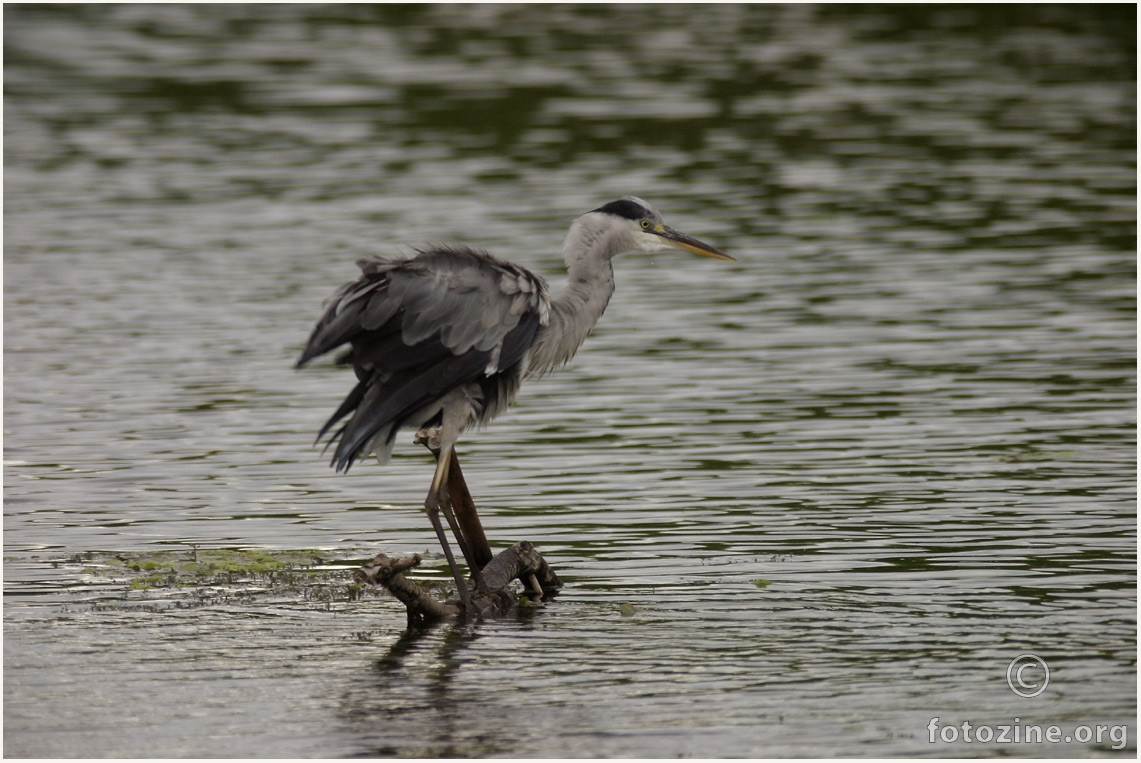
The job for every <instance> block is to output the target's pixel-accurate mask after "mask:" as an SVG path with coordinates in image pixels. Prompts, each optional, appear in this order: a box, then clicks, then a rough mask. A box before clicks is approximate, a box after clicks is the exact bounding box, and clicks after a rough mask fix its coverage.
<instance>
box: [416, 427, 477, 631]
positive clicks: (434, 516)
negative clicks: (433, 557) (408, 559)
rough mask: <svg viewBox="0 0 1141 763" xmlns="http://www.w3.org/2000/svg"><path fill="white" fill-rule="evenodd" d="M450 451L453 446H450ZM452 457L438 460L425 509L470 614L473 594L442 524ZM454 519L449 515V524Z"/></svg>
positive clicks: (465, 608)
mask: <svg viewBox="0 0 1141 763" xmlns="http://www.w3.org/2000/svg"><path fill="white" fill-rule="evenodd" d="M448 450H449V451H450V450H451V448H450V447H449V448H448ZM449 463H450V459H447V458H439V459H437V461H436V475H435V476H434V477H433V478H432V488H431V490H429V491H428V497H427V498H426V499H425V500H424V510H425V511H426V512H427V513H428V521H430V522H431V523H432V529H434V530H435V531H436V538H438V539H439V541H440V546H441V548H443V549H444V557H445V558H447V560H448V567H450V568H451V570H452V578H453V579H454V580H455V581H456V589H457V590H458V591H459V594H460V601H462V602H463V604H464V610H465V611H466V612H467V613H468V614H472V613H474V610H473V609H472V604H471V595H470V594H469V593H468V589H467V584H466V583H465V582H464V577H463V575H462V574H460V568H459V566H458V565H457V564H456V558H455V557H454V556H452V547H451V546H450V545H449V544H448V536H447V534H446V533H445V532H444V527H443V525H441V524H440V507H441V506H446V507H448V508H446V509H445V512H450V511H451V508H450V504H449V503H448V500H449V497H448V495H447V480H448V464H449ZM453 521H454V520H453V519H452V518H451V517H449V524H451V523H452V522H453Z"/></svg>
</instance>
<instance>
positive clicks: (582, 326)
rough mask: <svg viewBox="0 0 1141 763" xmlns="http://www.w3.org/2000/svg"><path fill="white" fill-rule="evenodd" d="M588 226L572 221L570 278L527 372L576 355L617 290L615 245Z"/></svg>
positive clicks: (567, 251)
mask: <svg viewBox="0 0 1141 763" xmlns="http://www.w3.org/2000/svg"><path fill="white" fill-rule="evenodd" d="M605 244H606V242H604V241H601V240H599V239H598V237H597V234H595V232H594V231H593V230H591V229H590V228H589V227H587V226H583V225H577V224H576V225H572V226H571V230H570V233H568V234H567V240H566V243H565V244H564V245H563V258H564V259H565V260H566V264H567V282H566V286H564V287H563V290H562V292H561V293H560V294H559V295H558V296H557V297H555V298H554V299H552V300H551V312H550V321H549V322H548V324H547V325H546V326H545V327H543V328H542V329H540V331H539V334H538V336H537V337H536V338H535V344H534V346H533V347H532V349H531V358H530V362H529V363H528V370H527V375H528V376H531V375H535V374H544V373H546V372H548V371H551V370H553V369H555V368H558V367H559V366H561V365H563V364H565V363H566V362H567V361H569V360H570V359H571V358H572V357H574V354H575V352H577V351H578V348H579V347H581V346H582V343H583V342H584V341H586V337H587V336H588V335H589V334H590V332H591V329H593V328H594V324H595V323H597V322H598V319H599V318H601V317H602V313H603V311H604V310H606V305H607V304H608V303H609V302H610V297H611V295H612V294H614V268H613V266H612V265H611V264H610V257H611V256H612V255H611V254H609V253H608V251H612V248H610V247H607V246H606V245H605Z"/></svg>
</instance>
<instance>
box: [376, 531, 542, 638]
mask: <svg viewBox="0 0 1141 763" xmlns="http://www.w3.org/2000/svg"><path fill="white" fill-rule="evenodd" d="M420 562H421V559H420V556H419V555H418V554H417V555H414V556H410V557H405V558H403V559H392V558H390V557H388V556H386V555H385V554H377V556H376V557H375V558H374V559H373V560H372V561H371V562H369V563H368V564H366V565H364V566H363V567H361V568H360V569H358V570H357V571H356V574H355V575H354V578H355V580H356V581H357V582H358V583H370V584H372V585H379V586H383V587H384V588H386V589H387V590H388V592H389V593H391V594H392V595H393V596H394V597H396V598H397V599H398V600H400V602H401V603H403V604H404V607H405V609H407V611H408V626H409V627H410V628H415V627H424V626H426V625H430V624H432V623H435V622H438V621H440V620H445V619H449V618H467V617H469V616H470V617H484V616H495V615H502V614H505V613H507V612H510V611H511V610H512V609H513V608H514V607H515V606H517V605H518V603H519V594H518V593H517V592H516V591H515V588H514V587H513V583H514V581H516V580H519V581H521V582H522V583H523V586H524V589H525V590H527V591H530V592H531V594H532V596H533V598H534V599H535V600H541V599H545V598H548V597H550V596H553V595H554V594H555V593H557V592H558V590H559V589H560V588H562V581H560V580H559V576H558V575H556V574H555V571H554V570H552V569H551V567H550V565H548V564H547V561H546V560H545V559H543V557H542V555H541V554H539V552H538V551H536V550H535V547H534V546H533V545H532V544H531V543H530V542H529V541H520V542H519V543H516V544H515V545H514V546H512V547H511V548H508V549H506V550H504V551H501V552H500V553H499V554H498V555H496V556H495V557H494V558H493V559H492V560H491V561H490V562H488V563H487V565H486V566H485V567H484V568H483V570H482V574H481V575H480V583H478V584H476V585H475V589H474V591H473V593H472V608H473V609H474V610H475V611H474V612H466V611H464V607H463V604H462V603H461V602H459V601H455V600H453V601H446V602H442V601H439V600H438V599H436V598H435V597H433V596H432V594H431V593H430V592H429V591H427V590H426V589H425V588H423V587H421V586H420V585H418V584H416V583H415V582H414V581H411V580H409V579H408V578H406V577H404V575H403V573H404V572H406V571H408V570H410V569H412V568H414V567H417V566H419V564H420ZM473 582H474V581H473Z"/></svg>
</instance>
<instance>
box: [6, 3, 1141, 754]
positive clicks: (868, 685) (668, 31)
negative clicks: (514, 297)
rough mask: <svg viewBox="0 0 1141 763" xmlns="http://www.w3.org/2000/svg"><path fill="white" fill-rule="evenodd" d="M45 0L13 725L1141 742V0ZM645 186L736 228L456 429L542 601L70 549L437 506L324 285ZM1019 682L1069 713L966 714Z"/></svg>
mask: <svg viewBox="0 0 1141 763" xmlns="http://www.w3.org/2000/svg"><path fill="white" fill-rule="evenodd" d="M4 16H5V18H4V21H5V25H4V43H5V51H4V52H5V71H4V79H5V102H4V106H5V109H4V149H5V165H4V181H5V183H4V191H5V193H4V222H5V228H4V244H5V250H4V288H5V292H4V295H5V305H4V360H5V374H4V382H5V384H4V456H5V472H4V499H5V500H4V544H5V586H6V588H5V591H6V596H5V604H4V607H5V616H4V636H5V638H4V721H5V723H4V752H5V753H6V754H7V755H8V756H11V757H24V756H30V757H76V756H80V757H83V756H101V757H105V756H138V755H169V756H273V757H294V756H317V757H325V756H331V757H337V756H353V755H372V754H385V755H406V756H407V755H413V756H436V755H499V756H537V757H554V756H560V757H561V756H571V757H581V756H603V755H610V756H659V757H673V756H678V755H690V756H712V757H720V756H766V755H775V756H782V755H798V756H805V755H807V756H827V755H877V756H884V755H999V754H1003V755H1011V754H1013V755H1043V754H1045V755H1087V754H1095V753H1099V752H1112V751H1113V748H1114V747H1117V746H1121V747H1123V748H1124V751H1125V753H1126V754H1129V755H1135V754H1136V739H1135V733H1136V724H1135V720H1136V633H1137V631H1136V367H1137V363H1136V260H1135V253H1136V220H1137V210H1136V198H1137V197H1136V77H1135V72H1136V11H1135V8H1134V6H1130V5H1126V6H1111V7H1099V6H1052V7H1028V6H1017V7H1013V6H987V7H984V8H973V7H966V6H957V7H950V8H943V7H923V8H919V7H906V6H905V7H890V8H866V7H842V8H837V7H832V8H816V7H811V6H802V5H797V6H684V5H683V6H631V7H608V6H591V7H580V8H576V7H568V6H502V7H500V6H463V7H438V6H431V7H404V6H383V7H379V6H351V7H340V6H319V7H316V6H256V7H246V6H230V5H227V6H177V5H175V6H133V5H122V6H84V7H79V8H75V7H49V8H42V7H29V6H7V7H6V8H5V14H4ZM628 193H633V194H637V195H639V196H642V197H644V198H646V199H648V200H650V201H651V202H652V203H654V204H655V205H656V206H657V207H658V208H659V209H660V210H661V211H662V213H663V214H664V215H665V217H666V220H667V221H668V222H670V223H671V224H672V225H674V226H675V227H678V228H680V229H682V230H684V231H686V232H688V233H691V234H693V235H696V236H698V237H699V238H702V239H704V240H707V241H710V242H711V243H714V244H715V245H717V246H719V247H721V248H723V249H725V250H726V251H728V252H730V253H732V254H734V255H735V256H736V257H737V258H738V262H736V263H720V262H713V261H704V260H703V261H697V260H696V258H687V257H685V256H684V255H682V254H680V253H679V254H678V255H677V256H656V257H653V258H651V257H648V256H634V255H632V256H628V257H624V258H622V259H621V260H620V261H619V262H617V263H616V270H617V279H618V292H617V294H616V295H615V298H614V300H613V302H612V304H611V305H610V307H609V308H608V310H607V313H606V315H605V316H604V317H603V319H602V321H601V322H600V323H599V326H598V328H597V329H596V331H595V334H594V335H593V336H592V338H591V339H590V340H588V342H587V344H586V346H585V347H584V349H583V350H582V352H581V353H580V354H579V355H578V357H577V358H576V360H575V362H574V364H573V365H572V366H571V367H570V368H568V369H567V370H566V371H564V372H563V373H561V374H558V375H554V376H551V377H549V378H547V379H544V380H541V381H538V382H535V383H532V384H531V385H530V386H528V387H525V388H524V390H523V392H522V394H521V396H520V400H519V402H518V404H517V406H516V407H515V408H514V409H513V410H512V411H511V412H510V413H509V414H508V415H507V416H505V417H503V418H502V419H501V420H499V421H497V422H496V423H495V424H494V425H493V426H491V427H490V428H489V429H487V430H485V431H483V432H475V433H470V434H469V435H468V436H467V437H466V438H465V440H463V441H462V442H461V446H460V451H461V455H462V458H463V459H464V465H465V473H466V474H467V476H468V480H469V483H470V484H471V487H472V490H473V492H474V494H475V496H476V499H477V502H478V503H479V504H480V506H481V512H482V515H483V517H484V524H485V526H486V528H487V530H488V533H489V535H490V536H491V538H492V541H493V545H499V546H506V545H507V544H509V543H510V542H513V541H516V540H520V539H529V540H531V541H533V542H535V543H536V545H538V546H539V547H540V548H541V550H542V551H543V553H544V554H545V556H546V557H547V558H548V560H549V561H550V562H551V563H552V564H553V565H554V566H555V567H556V568H557V569H558V571H559V573H560V575H562V577H563V578H564V580H566V581H567V582H568V583H569V585H568V588H567V590H566V591H565V593H564V594H563V595H562V596H561V597H560V598H559V599H558V600H557V601H556V602H555V603H554V604H552V605H551V606H549V607H547V608H545V609H543V610H542V611H540V612H538V613H537V614H535V615H534V616H533V617H529V618H524V619H522V620H519V621H515V620H512V621H509V622H494V623H484V624H482V625H481V626H479V627H478V628H477V629H475V630H474V631H467V632H463V633H450V632H446V631H439V632H435V633H433V634H430V635H429V636H427V637H425V638H424V639H421V640H419V641H414V642H404V641H401V640H400V633H401V630H402V628H403V616H402V613H401V611H400V609H399V607H398V606H397V605H396V604H394V603H391V602H387V601H385V600H383V599H368V600H365V601H358V602H348V601H334V602H312V601H303V600H289V599H288V598H284V599H282V598H277V599H273V600H270V601H264V600H257V601H253V602H250V603H247V604H245V605H241V606H238V605H233V604H218V605H213V606H211V605H209V604H207V605H206V606H200V607H196V608H194V609H179V608H177V607H175V606H168V607H166V606H161V602H158V603H157V604H156V605H154V606H130V605H129V604H130V602H128V606H116V607H112V608H108V607H106V606H105V605H106V604H107V603H108V602H119V603H120V604H122V601H121V599H122V592H121V591H114V590H106V589H105V588H101V587H98V586H95V585H94V584H93V579H92V578H91V576H90V575H89V574H85V573H84V572H83V568H82V565H78V564H75V565H73V564H68V563H66V562H65V560H67V559H68V558H70V557H72V556H73V555H74V554H76V553H78V552H82V551H88V550H93V549H99V550H107V551H142V550H148V549H185V548H188V546H187V544H189V543H196V544H199V545H201V546H205V547H233V546H246V547H254V548H279V549H308V548H322V549H327V550H328V551H329V553H330V554H331V555H334V556H336V555H341V556H349V555H353V554H370V553H373V552H375V551H381V550H383V551H386V552H388V553H391V554H398V553H406V552H422V551H423V550H424V549H426V548H432V547H434V540H433V536H432V533H431V530H430V528H429V526H428V524H427V522H426V520H425V519H424V517H423V514H422V512H421V511H419V510H418V508H417V507H418V506H419V505H420V504H421V503H422V501H423V497H424V494H425V492H426V490H427V486H428V482H429V480H430V475H431V464H430V462H429V459H428V457H427V456H426V454H423V453H421V452H420V451H418V450H417V449H416V448H414V447H412V446H411V444H410V442H409V441H410V439H411V436H410V435H405V436H404V437H403V441H402V444H401V445H400V446H398V448H397V455H396V457H395V458H394V460H393V462H392V463H391V464H390V465H388V466H387V467H384V468H380V467H376V466H373V465H369V464H362V465H360V466H359V467H357V468H356V469H354V471H353V472H352V473H351V474H350V475H348V476H343V475H335V474H334V473H333V472H332V471H331V470H330V469H328V467H327V465H326V463H327V462H326V459H325V457H323V456H322V455H321V454H320V453H319V452H318V451H314V450H312V449H310V447H309V444H310V442H311V441H312V438H313V436H314V434H315V432H316V430H317V428H318V427H319V426H320V424H321V423H323V422H324V420H325V418H326V417H327V415H328V414H329V413H330V412H331V411H332V409H333V408H334V407H335V406H336V404H337V403H338V402H339V400H340V399H341V397H342V396H343V394H344V393H345V391H346V390H347V389H348V386H349V384H350V381H349V379H348V378H347V376H348V375H347V374H346V373H345V372H343V371H339V370H336V369H333V368H332V367H330V366H327V365H326V366H318V367H315V368H313V369H310V370H306V371H304V372H296V371H294V370H293V369H292V367H291V366H292V362H293V360H294V359H295V358H296V355H297V353H298V352H299V350H300V348H301V345H302V344H303V342H304V340H305V338H306V336H307V334H308V331H309V329H310V327H311V326H312V323H313V321H315V320H316V318H317V317H318V315H319V313H320V308H321V302H322V300H323V299H325V298H326V297H327V296H328V295H329V294H330V293H331V291H332V290H333V288H334V287H335V286H336V285H338V284H339V283H341V282H343V281H345V280H348V279H349V278H352V277H354V275H355V272H356V270H355V267H354V266H353V261H354V260H355V259H357V258H358V257H360V256H362V255H366V254H371V253H394V252H409V251H411V249H412V247H414V246H416V245H417V244H421V243H424V242H442V241H464V242H466V243H469V244H473V245H476V246H480V247H484V248H487V249H489V250H491V251H493V252H495V253H496V254H498V255H500V256H504V257H507V258H510V259H513V260H516V261H518V262H520V263H521V264H524V265H526V266H528V267H531V268H533V269H535V270H536V271H538V272H541V273H543V274H545V275H546V276H547V277H548V278H549V279H550V280H551V281H552V283H553V284H557V283H558V281H559V279H560V272H561V270H560V268H561V262H560V257H559V246H560V243H561V240H562V235H563V233H564V231H565V229H566V227H567V226H568V225H569V223H570V221H571V220H572V219H573V218H574V217H575V216H577V215H578V214H581V213H582V212H584V211H587V210H589V209H592V208H594V207H597V206H598V205H600V204H601V203H604V202H606V201H609V200H611V199H614V198H617V197H618V196H621V195H623V194H628ZM53 562H55V563H59V562H64V563H62V564H59V566H53ZM758 580H760V581H767V582H762V584H761V585H757V584H756V582H755V581H758ZM152 604H154V602H152ZM623 604H629V605H632V606H633V608H634V610H633V615H632V616H623V613H622V612H623V610H622V605H623ZM627 612H629V610H628V609H627ZM365 633H367V634H369V635H368V638H361V637H360V634H365ZM1023 653H1031V654H1034V655H1037V656H1040V657H1041V658H1042V659H1044V660H1045V661H1046V662H1047V663H1048V664H1049V667H1050V671H1051V673H1050V682H1049V685H1048V687H1047V688H1046V690H1045V691H1044V692H1043V693H1042V694H1040V695H1039V696H1036V697H1033V698H1023V697H1020V696H1018V695H1016V694H1015V693H1014V692H1013V691H1011V688H1010V687H1009V686H1008V685H1007V680H1006V673H1007V667H1008V665H1009V664H1010V662H1011V661H1012V660H1013V659H1014V658H1016V657H1018V656H1019V655H1020V654H1023ZM933 718H938V719H939V721H938V724H939V725H937V726H936V729H937V731H936V732H935V734H936V740H935V742H932V741H931V739H932V737H931V733H932V732H930V731H929V725H930V724H931V722H932V719H933ZM1015 718H1018V719H1019V720H1018V721H1017V724H1021V725H1025V724H1036V725H1040V726H1042V727H1046V726H1049V725H1051V724H1054V725H1057V726H1058V727H1059V728H1060V730H1061V731H1062V732H1063V733H1064V734H1065V735H1067V736H1068V737H1069V739H1070V741H1069V742H1066V741H1064V740H1063V741H1060V742H1058V743H1056V744H1048V743H1044V744H1021V743H1018V744H1016V743H1000V742H997V741H991V742H979V741H975V742H971V743H967V742H964V741H963V740H962V734H961V732H959V733H958V734H957V741H956V742H955V743H954V744H947V743H944V742H943V741H942V740H941V739H939V738H938V733H939V732H938V729H941V728H946V727H947V726H955V725H961V724H962V723H963V722H969V723H970V724H971V725H972V727H978V726H981V725H989V726H991V727H995V728H997V727H998V726H999V725H1002V724H1012V723H1016V722H1015V721H1014V719H1015ZM1098 726H1102V727H1104V728H1105V729H1106V733H1105V734H1104V735H1103V737H1102V741H1101V743H1098V742H1097V740H1096V733H1097V732H1096V729H1097V727H1098ZM1123 727H1124V730H1125V731H1126V732H1127V733H1126V734H1125V735H1124V736H1126V737H1127V740H1126V741H1125V742H1124V744H1121V745H1118V744H1117V741H1116V738H1115V739H1113V740H1111V739H1110V738H1109V736H1108V730H1109V729H1110V728H1117V729H1122V728H1123ZM1081 728H1087V729H1089V730H1090V731H1091V737H1090V738H1088V739H1087V738H1085V735H1084V732H1083V731H1081V730H1080V729H1081ZM1115 734H1117V738H1120V737H1121V736H1122V735H1121V734H1120V733H1118V732H1115ZM948 736H949V734H945V735H944V736H943V737H942V739H946V738H947V737H948Z"/></svg>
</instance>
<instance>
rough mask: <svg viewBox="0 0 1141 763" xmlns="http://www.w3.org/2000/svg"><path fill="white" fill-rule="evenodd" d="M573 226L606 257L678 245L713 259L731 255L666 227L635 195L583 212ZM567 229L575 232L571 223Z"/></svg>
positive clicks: (726, 257) (650, 251)
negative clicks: (570, 227)
mask: <svg viewBox="0 0 1141 763" xmlns="http://www.w3.org/2000/svg"><path fill="white" fill-rule="evenodd" d="M575 227H577V228H579V229H580V231H579V233H580V235H582V236H583V237H584V238H585V239H586V240H587V241H586V242H584V243H587V245H588V246H589V247H590V248H592V249H593V248H595V247H597V251H598V253H600V254H602V255H603V256H605V257H608V258H609V257H613V256H615V255H618V254H622V253H624V252H646V253H652V252H662V251H665V250H667V249H681V250H683V251H686V252H692V253H694V254H700V255H701V256H703V257H712V258H714V259H717V260H732V259H733V258H732V257H730V256H729V255H727V254H725V252H723V251H721V250H720V249H718V248H717V247H715V246H710V245H709V244H706V243H705V242H703V241H698V240H697V239H695V238H693V237H692V236H687V235H685V234H684V233H681V232H680V231H676V230H674V229H673V228H671V227H669V226H668V225H666V224H665V223H664V222H662V216H661V215H659V214H658V211H657V210H656V209H654V208H653V207H651V206H650V205H649V204H647V203H646V202H645V201H642V200H641V199H639V198H638V197H636V196H623V197H622V198H621V199H618V200H617V201H612V202H610V203H609V204H603V205H602V206H601V207H599V208H598V209H594V210H591V211H590V212H587V213H586V214H585V215H583V216H582V217H580V218H578V220H577V221H576V223H575ZM571 230H572V233H574V232H575V228H574V227H572V229H571ZM568 243H569V241H568Z"/></svg>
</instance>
